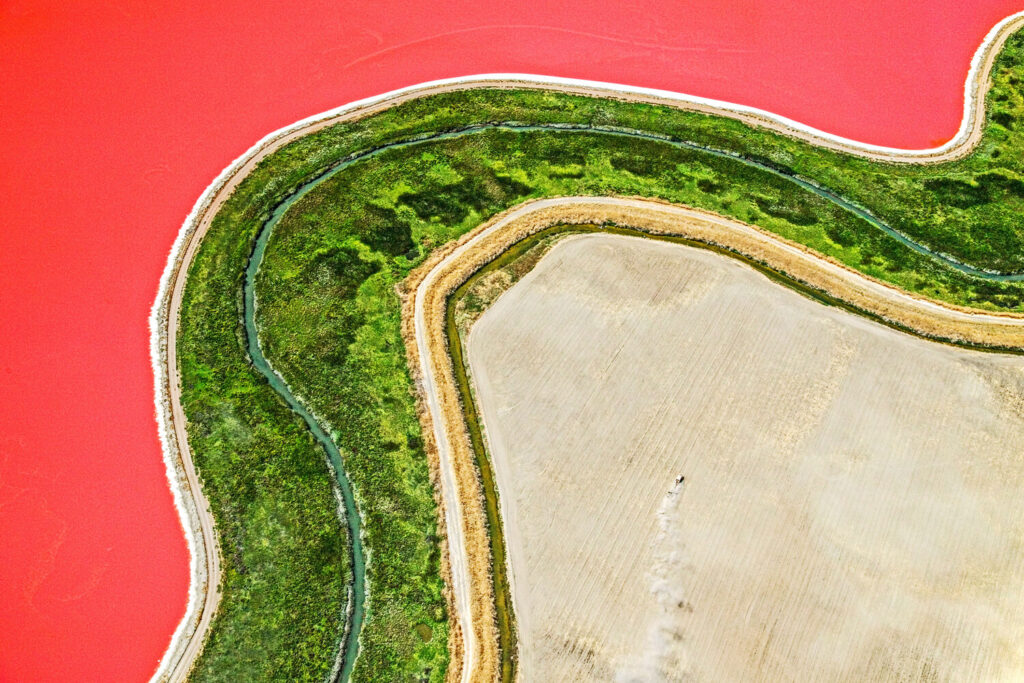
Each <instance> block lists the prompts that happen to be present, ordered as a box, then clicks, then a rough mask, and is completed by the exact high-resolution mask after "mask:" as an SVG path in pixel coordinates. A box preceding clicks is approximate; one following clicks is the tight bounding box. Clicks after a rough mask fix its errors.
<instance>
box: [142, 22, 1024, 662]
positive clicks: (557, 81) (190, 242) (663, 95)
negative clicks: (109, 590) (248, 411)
mask: <svg viewBox="0 0 1024 683" xmlns="http://www.w3.org/2000/svg"><path fill="white" fill-rule="evenodd" d="M1022 24H1024V13H1018V14H1015V15H1012V16H1010V17H1007V18H1006V19H1004V20H1003V21H1001V22H999V23H998V24H997V25H996V26H995V27H994V28H993V29H992V30H991V31H990V32H989V34H988V35H987V36H986V37H985V40H984V41H983V43H982V45H981V46H980V47H979V49H978V51H977V52H976V53H975V55H974V58H973V59H972V61H971V68H970V72H969V74H968V78H967V80H966V83H965V90H964V95H965V96H964V118H963V120H962V122H961V126H960V130H959V131H958V133H957V135H956V136H955V137H954V138H953V139H952V140H950V141H949V142H947V143H946V144H944V145H942V146H940V147H936V148H934V149H930V150H899V149H894V148H886V147H879V146H875V145H868V144H863V143H858V142H856V141H853V140H849V139H846V138H842V137H840V136H835V135H830V134H828V133H825V132H823V131H820V130H817V129H814V128H811V127H809V126H805V125H803V124H800V123H798V122H795V121H791V120H789V119H786V118H784V117H780V116H776V115H774V114H771V113H770V112H764V111H760V110H757V109H754V108H751V107H744V106H741V105H734V104H731V103H727V102H720V101H715V100H709V99H706V98H697V97H690V96H687V95H680V94H677V93H671V92H666V91H658V90H652V89H643V88H632V87H629V86H622V85H614V84H605V83H595V82H589V81H579V80H573V79H561V78H550V77H543V76H532V75H527V74H483V75H478V76H466V77H461V78H455V79H446V80H442V81H433V82H429V83H424V84H420V85H416V86H412V87H409V88H403V89H400V90H396V91H393V92H390V93H385V94H383V95H380V96H377V97H372V98H368V99H364V100H359V101H357V102H353V103H351V104H348V105H345V106H343V107H340V108H337V109H332V110H330V111H328V112H324V113H322V114H318V115H315V116H312V117H310V118H307V119H304V120H302V121H299V122H297V123H295V124H293V125H291V126H287V127H285V128H282V129H280V130H278V131H275V132H274V133H271V134H269V135H267V136H266V137H264V138H263V139H262V140H260V141H259V142H258V143H257V144H256V145H254V146H253V147H252V148H250V149H249V150H248V151H247V152H246V153H245V154H243V155H242V156H241V157H239V158H238V159H237V160H235V161H234V162H233V163H232V164H231V165H229V166H228V167H227V168H226V169H225V170H224V171H222V172H221V174H220V175H219V176H218V177H217V178H216V179H215V180H214V181H213V183H211V184H210V186H209V187H208V188H207V189H206V190H205V191H204V192H203V194H202V195H201V197H200V198H199V200H198V201H197V202H196V204H195V206H194V207H193V209H192V211H191V212H190V214H189V216H188V217H187V218H186V220H185V222H184V224H183V225H182V228H181V230H180V232H179V234H178V237H177V238H176V240H175V243H174V245H173V247H172V250H171V253H170V255H169V258H168V262H167V265H166V267H165V270H164V273H163V275H162V277H161V282H160V287H159V290H158V294H157V298H156V301H155V303H154V306H153V309H152V312H151V316H150V346H151V359H152V363H153V372H154V379H155V404H156V413H157V424H158V430H159V435H160V440H161V444H162V447H163V452H164V461H165V466H166V468H167V473H168V480H169V482H170V487H171V490H172V493H173V495H174V501H175V505H176V507H177V509H178V513H179V516H180V518H181V520H182V526H183V527H184V529H185V536H186V540H187V542H188V547H189V553H190V558H191V562H190V565H191V566H190V571H191V581H190V589H189V601H188V608H187V611H186V614H185V617H184V618H183V620H182V622H181V623H180V624H179V626H178V628H177V629H176V631H175V633H174V636H173V638H172V640H171V643H170V645H169V648H168V650H167V653H166V654H165V656H164V657H163V659H162V660H161V663H160V666H159V668H158V669H157V671H156V672H155V673H154V676H153V680H184V679H185V678H186V677H187V675H188V672H189V671H190V670H191V667H192V665H193V664H194V661H195V659H196V658H197V657H198V655H199V653H200V652H201V651H202V644H203V641H204V639H205V636H206V633H207V630H208V628H209V624H210V622H211V621H212V618H213V615H214V614H215V613H216V610H217V606H218V604H219V599H220V595H219V583H220V558H219V550H218V549H217V548H218V546H217V540H216V530H215V528H214V524H213V519H212V517H211V516H210V514H209V507H208V503H207V501H206V499H205V497H204V496H203V494H202V491H201V488H200V486H199V481H198V477H197V474H196V471H195V467H194V465H193V463H192V458H191V453H190V452H189V450H188V442H187V435H186V431H185V420H184V412H183V411H182V408H181V403H180V390H179V386H178V385H179V378H178V375H177V356H176V351H175V345H174V342H175V336H176V333H177V325H178V315H179V310H180V304H181V295H182V292H183V291H184V286H185V279H186V274H187V271H188V268H189V265H190V264H191V261H192V258H193V257H194V255H195V253H196V251H197V249H198V246H199V244H200V242H201V240H202V238H203V236H204V235H205V233H206V231H207V230H208V229H209V226H210V223H211V221H212V219H213V217H214V216H215V215H216V213H217V211H218V210H219V209H220V207H221V206H222V205H223V203H224V202H225V201H226V200H227V198H228V197H229V196H230V195H231V193H232V192H233V191H234V189H235V188H236V187H237V186H238V184H239V183H240V182H241V181H242V180H243V179H244V178H245V177H246V176H247V175H248V174H249V173H250V172H251V171H252V170H253V169H254V168H255V166H256V165H257V164H258V163H259V162H260V161H261V160H262V159H264V158H265V157H267V156H268V155H270V154H272V153H273V152H274V151H276V150H278V149H280V148H281V147H283V146H284V145H286V144H288V143H290V142H292V141H294V140H296V139H298V138H300V137H302V136H304V135H307V134H310V133H313V132H316V131H318V130H321V129H323V128H325V127H328V126H330V125H333V124H335V123H339V122H342V121H346V120H354V119H358V118H362V117H364V116H369V115H371V114H373V113H376V112H378V111H381V110H384V109H387V108H389V107H392V106H395V105H397V104H400V103H402V102H405V101H408V100H410V99H414V98H418V97H425V96H428V95H434V94H439V93H443V92H452V91H458V90H466V89H474V88H531V89H541V90H553V91H558V92H567V93H576V94H583V95H591V96H598V97H613V98H617V99H623V100H628V101H637V102H648V103H652V104H662V105H666V106H673V107H677V108H682V109H688V110H694V111H701V112H705V113H709V114H716V115H721V116H726V117H729V118H735V119H738V120H741V121H744V122H746V123H750V124H752V125H756V126H760V127H764V128H769V129H771V130H775V131H777V132H780V133H783V134H786V135H790V136H793V137H796V138H800V139H804V140H807V141H809V142H811V143H814V144H817V145H820V146H823V147H828V148H831V149H836V150H840V151H844V152H848V153H850V154H855V155H858V156H863V157H867V158H872V159H878V160H884V161H891V162H906V163H938V162H942V161H948V160H951V159H955V158H958V157H960V156H963V155H964V154H966V153H968V152H969V151H970V150H971V149H973V147H974V146H975V145H976V144H977V142H978V140H979V139H980V138H981V134H982V130H983V122H984V104H985V102H984V95H985V93H986V92H987V89H988V83H989V74H990V71H991V68H992V64H993V62H994V59H995V57H996V55H997V54H998V52H999V48H1000V47H1001V46H1002V45H1003V43H1004V42H1005V40H1006V38H1007V36H1009V35H1010V34H1011V33H1013V32H1014V31H1016V30H1017V29H1018V28H1020V27H1021V25H1022ZM447 493H448V491H446V495H445V496H444V501H443V502H444V505H443V507H442V513H441V514H443V515H445V518H444V519H442V520H441V521H442V531H444V529H446V528H447V530H448V534H447V539H448V540H447V541H446V543H447V544H448V545H451V546H454V547H455V548H456V551H455V552H456V554H459V555H464V553H462V552H460V551H461V548H459V547H458V546H456V545H454V544H453V543H452V538H457V537H458V536H459V533H455V534H454V536H453V530H454V529H459V528H462V527H463V526H464V525H465V524H466V522H465V520H461V521H460V520H459V505H458V501H457V500H451V499H449V498H448V496H447ZM449 512H451V514H452V515H453V516H451V517H448V516H447V515H448V514H449ZM449 551H450V547H449ZM463 559H464V558H463ZM442 561H443V563H444V564H446V565H449V564H452V563H451V558H450V557H449V556H448V554H447V553H446V554H445V558H444V559H443V560H442ZM460 563H462V562H461V560H460ZM463 564H464V565H465V566H464V567H463V568H464V569H465V568H466V567H467V566H468V562H465V563H463ZM454 572H455V570H454V568H453V576H452V577H451V579H452V580H451V583H452V584H453V585H452V586H451V589H452V595H453V597H452V602H453V605H452V606H453V609H454V611H455V612H456V613H457V614H458V615H459V619H458V621H459V624H458V625H456V624H453V638H452V647H453V648H455V650H454V651H453V652H452V662H453V663H458V662H460V661H463V654H464V656H465V659H464V661H465V665H464V666H462V667H461V669H462V672H461V673H462V675H461V679H462V680H470V676H471V674H472V672H473V670H474V663H475V662H476V661H477V655H476V653H475V652H476V648H477V647H478V646H479V645H478V644H477V643H475V641H474V639H473V636H472V635H471V634H473V633H474V632H475V631H477V630H479V627H478V625H476V624H474V623H473V619H472V616H471V614H472V609H471V608H470V606H469V603H468V602H467V597H468V596H469V594H470V593H471V591H470V590H469V589H468V587H467V586H466V585H465V583H466V578H467V575H466V574H461V575H460V576H456V575H455V574H454ZM447 578H448V577H446V579H447ZM459 631H461V632H462V633H463V634H464V635H465V637H466V638H467V644H466V646H465V653H463V652H462V651H461V650H460V644H459V638H458V637H457V633H458V632H459ZM482 659H483V660H486V657H483V658H482ZM452 668H453V670H454V669H455V668H459V667H455V666H453V667H452ZM453 678H455V676H454V674H452V675H450V676H449V679H453Z"/></svg>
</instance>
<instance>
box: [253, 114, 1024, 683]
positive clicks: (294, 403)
mask: <svg viewBox="0 0 1024 683" xmlns="http://www.w3.org/2000/svg"><path fill="white" fill-rule="evenodd" d="M488 130H505V131H512V132H542V131H543V132H552V131H562V132H580V133H600V134H604V135H615V136H621V137H627V138H634V139H641V140H651V141H656V142H661V143H664V144H667V145H670V146H672V147H676V148H681V149H688V150H692V151H696V152H701V153H705V154H710V155H713V156H717V157H722V158H727V159H732V160H734V161H736V162H738V163H742V164H744V165H746V166H751V167H753V168H757V169H760V170H762V171H766V172H768V173H771V174H773V175H775V176H778V177H780V178H784V179H786V180H788V181H790V182H793V183H795V184H797V185H799V186H800V187H802V188H804V189H806V190H808V191H809V192H813V193H814V194H816V195H818V196H819V197H822V198H824V199H826V200H828V201H831V202H833V203H834V204H836V205H837V206H839V207H840V208H842V209H844V210H846V211H848V212H850V213H852V214H854V215H855V216H857V217H858V218H861V219H862V220H865V221H867V222H868V223H870V224H871V225H872V226H874V227H876V228H878V229H879V230H882V231H883V232H885V233H886V234H888V235H889V236H891V237H892V238H893V239H896V240H897V241H899V242H900V243H901V244H903V245H905V246H907V247H908V248H910V249H912V250H914V251H916V252H918V253H919V254H923V255H925V256H927V257H929V258H931V259H934V260H936V261H938V262H940V263H942V264H944V265H946V266H948V267H950V268H954V269H956V270H959V271H961V272H963V273H967V274H968V275H972V276H975V277H979V278H983V279H986V280H995V281H1003V282H1006V281H1024V273H998V272H992V271H988V270H983V269H980V268H975V267H973V266H970V265H967V264H964V263H960V262H959V261H956V260H955V259H952V258H950V257H949V256H947V255H945V254H940V253H938V252H934V251H932V250H931V249H929V248H928V247H926V246H924V245H923V244H920V243H918V242H915V241H914V240H912V239H910V238H909V237H907V236H906V235H904V234H903V233H901V232H899V231H897V230H895V229H894V228H892V227H891V226H889V225H888V224H887V223H885V222H884V221H882V220H881V219H879V218H877V217H876V216H874V215H873V214H872V213H871V212H870V211H868V210H867V209H866V208H864V207H861V206H859V205H857V204H856V203H854V202H852V201H849V200H847V199H845V198H843V197H842V196H840V195H838V194H836V193H835V192H833V191H832V190H830V189H828V188H826V187H823V186H821V185H818V184H817V183H814V182H812V181H810V180H808V179H806V178H801V177H799V176H797V175H796V174H794V173H792V172H789V171H787V170H786V169H782V168H778V167H776V166H773V165H771V164H769V163H765V162H762V161H758V160H756V159H750V158H747V157H743V156H740V155H738V154H735V153H732V152H727V151H724V150H719V149H715V148H711V147H706V146H704V145H700V144H697V143H695V142H689V141H686V140H679V139H675V138H671V137H667V136H662V135H658V134H656V133H648V132H644V131H640V130H632V129H624V128H614V127H605V126H586V125H572V124H547V125H545V124H529V125H527V124H519V123H515V122H505V123H487V124H478V125H473V126H467V127H464V128H460V129H457V130H452V131H446V132H444V133H433V134H427V135H422V136H418V137H412V138H408V139H405V140H400V141H396V142H393V143H389V144H386V145H382V146H380V147H374V148H372V149H368V150H364V151H361V152H356V153H353V154H350V155H348V156H347V157H345V158H344V159H342V160H341V161H339V162H336V163H335V164H333V165H332V166H330V167H329V168H327V169H325V170H324V171H323V172H321V173H320V174H318V175H316V176H315V177H313V178H312V179H310V180H308V181H306V182H305V183H304V184H303V185H301V186H299V187H298V188H297V189H296V190H295V191H293V192H292V193H291V194H290V195H289V196H288V197H287V198H286V199H285V200H284V201H282V202H281V203H280V204H278V205H277V207H276V208H275V209H274V212H273V213H272V214H271V216H270V218H268V219H267V220H266V222H264V224H263V226H262V228H261V230H260V233H259V235H258V237H257V239H256V244H255V247H254V249H253V253H252V256H251V257H250V259H249V264H248V267H247V268H246V272H245V282H244V309H245V310H244V322H245V334H246V344H247V350H248V352H249V356H250V358H251V359H252V363H253V365H254V366H255V367H256V369H257V370H258V371H259V372H260V373H261V374H262V375H263V376H264V377H266V379H267V381H268V382H269V383H270V386H271V387H272V388H273V389H274V391H276V392H277V393H278V394H280V396H281V397H282V398H283V399H284V400H285V402H286V403H287V404H288V405H289V406H290V407H291V409H292V410H294V411H295V412H296V413H297V414H298V415H299V416H300V417H301V418H302V420H303V421H304V422H305V423H306V425H307V426H308V427H309V430H310V432H311V433H312V435H313V437H314V438H315V439H316V441H317V442H318V443H319V444H320V445H321V446H323V448H324V450H325V451H326V452H327V456H328V458H329V459H330V462H331V466H332V469H333V472H334V475H335V479H336V482H337V485H338V488H339V489H340V491H341V496H342V499H343V501H344V506H345V520H344V521H345V522H346V523H347V525H348V531H349V538H350V542H351V544H350V550H351V552H350V556H351V557H350V559H351V566H352V575H353V581H352V586H351V599H350V601H349V619H348V624H347V627H346V629H345V636H344V638H343V641H342V643H341V648H342V650H341V652H342V665H341V668H340V671H339V673H338V677H337V679H336V680H339V681H342V682H345V681H348V680H349V678H350V676H351V673H352V667H353V665H354V663H355V659H356V656H357V655H358V651H359V633H360V631H361V629H362V624H363V619H364V616H365V602H366V561H365V555H364V552H363V545H362V539H361V537H360V526H361V522H360V517H359V511H358V508H357V507H356V502H355V496H354V495H353V492H352V484H351V482H349V480H348V477H347V476H346V475H345V466H344V465H345V463H344V459H343V458H342V455H341V451H340V450H339V449H338V446H337V444H335V443H334V441H333V440H332V439H331V438H330V436H329V435H328V433H327V430H326V429H324V427H323V425H322V424H321V423H320V421H319V420H318V419H317V417H316V416H315V415H313V413H311V412H310V411H309V410H308V409H307V408H306V407H305V406H304V405H303V404H302V403H301V402H300V401H299V400H298V399H297V398H296V397H295V396H294V395H293V394H292V392H291V390H290V389H289V388H288V386H287V384H286V383H285V381H284V380H283V379H282V378H281V376H280V375H278V374H277V372H276V371H275V370H274V368H273V367H272V366H271V364H270V362H269V361H268V360H267V358H266V357H265V356H264V355H263V351H262V350H261V348H260V345H259V336H258V334H257V331H256V313H257V304H256V294H255V282H256V275H257V273H258V271H259V268H260V265H261V264H262V262H263V255H264V253H265V251H266V248H267V242H268V241H269V239H270V236H271V234H272V233H273V230H274V226H276V225H277V224H278V222H279V221H280V220H281V218H282V217H283V216H284V215H285V213H287V211H288V209H289V208H291V206H292V205H293V204H295V203H296V202H297V201H299V200H300V199H302V198H303V197H304V196H305V195H307V194H308V193H309V192H310V191H312V190H313V189H314V188H315V187H317V186H318V185H320V184H321V183H323V182H325V181H326V180H329V179H330V178H331V177H333V176H334V175H335V174H337V173H339V172H340V171H342V170H344V169H345V168H347V167H349V166H351V165H352V164H355V163H357V162H359V161H362V160H365V159H368V158H371V157H373V156H377V155H379V154H383V153H384V152H387V151H390V150H394V149H401V148H405V147H412V146H414V145H422V144H426V143H430V142H436V141H440V140H450V139H454V138H459V137H464V136H467V135H472V134H475V133H480V132H484V131H488Z"/></svg>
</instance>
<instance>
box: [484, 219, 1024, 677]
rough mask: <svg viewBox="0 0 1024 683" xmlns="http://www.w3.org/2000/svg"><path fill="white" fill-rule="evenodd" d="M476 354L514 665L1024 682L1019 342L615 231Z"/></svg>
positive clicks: (500, 310)
mask: <svg viewBox="0 0 1024 683" xmlns="http://www.w3.org/2000/svg"><path fill="white" fill-rule="evenodd" d="M464 343H465V358H466V359H467V362H468V364H469V366H470V368H471V370H472V379H473V382H474V385H475V395H476V399H477V400H476V405H477V407H478V410H479V415H480V417H481V419H482V421H483V425H484V427H485V430H486V435H487V437H488V447H489V452H490V459H491V463H492V467H493V469H494V473H495V478H496V482H497V485H498V487H499V489H500V491H501V494H502V495H501V503H502V513H503V518H504V520H505V522H506V523H505V527H506V535H505V538H506V547H507V548H508V553H507V555H508V558H509V567H510V576H511V577H512V597H513V601H514V604H515V609H516V614H517V617H518V623H519V629H518V630H519V643H520V652H519V655H520V656H519V666H520V676H521V680H524V681H549V680H558V681H595V682H597V681H611V680H616V681H654V680H657V681H675V680H680V681H681V680H722V681H745V680H814V681H818V680H822V681H838V680H872V681H876V680H877V681H883V680H885V681H911V680H915V681H935V680H988V681H994V680H1020V679H1021V677H1024V647H1022V645H1021V643H1022V642H1024V615H1022V614H1021V612H1020V600H1021V597H1022V595H1024V559H1022V555H1021V552H1020V539H1021V538H1024V512H1022V510H1021V507H1020V505H1019V504H1018V501H1019V499H1020V493H1021V490H1022V488H1024V461H1022V460H1021V458H1020V449H1019V446H1018V444H1019V443H1021V441H1022V440H1024V410H1022V406H1024V358H1021V357H1020V356H1013V355H1006V354H986V353H979V352H976V351H971V350H964V349H959V348H954V347H951V346H947V345H939V344H934V343H931V342H929V341H926V340H922V339H920V338H915V337H912V336H910V335H906V334H903V333H900V332H898V331H895V330H892V329H888V328H886V327H883V326H880V325H878V324H876V323H873V322H871V321H869V320H866V319H864V318H863V317H859V316H855V315H851V314H850V313H848V312H845V311H843V310H841V309H838V308H834V307H824V306H821V305H819V304H817V303H816V302H813V301H810V300H808V299H807V298H805V297H801V296H799V295H798V294H796V293H795V292H793V291H790V290H787V289H786V288H784V287H781V286H779V285H778V284H775V283H773V282H771V281H769V280H768V279H767V278H765V277H764V276H763V275H761V274H759V273H757V272H756V271H754V270H753V269H751V268H749V267H747V266H745V265H743V264H742V263H740V262H738V261H737V260H735V259H730V258H728V257H727V256H724V255H721V254H717V253H713V252H710V251H708V250H703V249H695V248H692V247H688V246H685V245H679V244H672V243H668V242H664V241H654V240H645V239H639V238H636V237H630V236H622V235H615V234H607V233H606V234H600V233H590V234H584V235H578V236H574V237H571V238H567V239H566V240H564V241H562V242H560V243H559V244H558V246H556V247H555V248H554V249H552V251H551V252H550V253H549V254H548V255H547V256H546V257H545V258H544V259H543V260H542V261H540V263H539V264H538V265H537V266H536V267H535V268H534V270H532V271H531V272H530V273H529V274H528V275H527V276H525V277H524V278H523V279H522V280H521V281H520V282H518V283H517V284H516V285H514V286H513V287H512V288H511V289H509V290H508V291H507V292H506V293H505V294H504V295H502V296H501V297H500V298H499V299H498V300H497V301H496V303H495V304H494V305H493V306H492V307H491V308H490V309H488V310H487V311H486V312H485V313H484V314H483V316H481V318H480V319H479V320H478V321H477V323H476V325H475V326H474V327H473V330H472V331H471V333H470V334H469V337H468V339H466V340H464ZM680 474H682V475H685V482H683V483H680V482H677V477H678V476H679V475H680Z"/></svg>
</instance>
